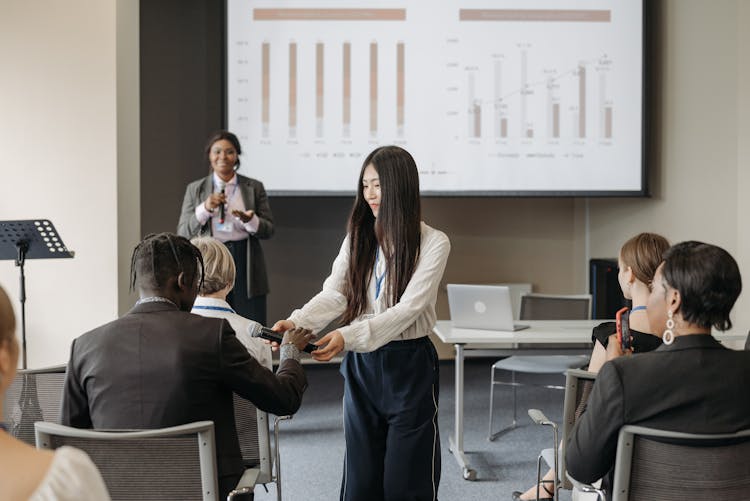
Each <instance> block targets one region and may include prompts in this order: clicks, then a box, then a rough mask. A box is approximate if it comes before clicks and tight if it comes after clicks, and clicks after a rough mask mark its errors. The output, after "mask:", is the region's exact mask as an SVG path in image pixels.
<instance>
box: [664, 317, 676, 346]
mask: <svg viewBox="0 0 750 501" xmlns="http://www.w3.org/2000/svg"><path fill="white" fill-rule="evenodd" d="M672 329H674V320H672V311H671V310H670V311H668V312H667V328H666V330H665V331H664V333H663V334H662V335H661V341H662V342H663V343H664V344H666V345H670V344H672V343H673V342H674V331H673V330H672Z"/></svg>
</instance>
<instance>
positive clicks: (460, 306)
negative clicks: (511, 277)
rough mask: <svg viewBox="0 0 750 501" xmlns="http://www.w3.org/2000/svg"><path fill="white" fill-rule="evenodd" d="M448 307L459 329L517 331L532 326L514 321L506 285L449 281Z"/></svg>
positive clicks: (454, 324)
mask: <svg viewBox="0 0 750 501" xmlns="http://www.w3.org/2000/svg"><path fill="white" fill-rule="evenodd" d="M448 306H449V307H450V312H451V322H452V323H453V327H457V328H459V329H483V330H491V331H518V330H521V329H526V328H528V327H529V326H528V325H517V324H514V323H513V309H512V306H511V301H510V289H509V288H508V287H506V286H502V285H461V284H448Z"/></svg>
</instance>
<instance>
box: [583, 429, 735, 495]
mask: <svg viewBox="0 0 750 501" xmlns="http://www.w3.org/2000/svg"><path fill="white" fill-rule="evenodd" d="M748 457H750V429H747V430H742V431H739V432H737V433H727V434H694V433H680V432H675V431H663V430H657V429H654V428H647V427H643V426H632V425H627V426H624V427H623V428H622V429H621V430H620V435H619V437H618V440H617V453H616V456H615V470H614V474H615V475H614V477H615V478H614V485H613V491H612V501H646V500H649V501H650V500H653V499H658V500H660V501H676V500H683V499H686V498H689V499H691V500H696V501H697V500H714V499H748V495H749V493H750V461H748V460H747V458H748ZM571 480H572V481H573V485H574V486H575V488H576V489H582V490H584V492H593V491H598V492H597V494H598V495H599V497H600V499H604V493H603V492H601V491H600V490H599V489H595V488H592V487H591V486H590V485H587V484H583V483H581V482H578V481H576V480H575V479H572V478H571Z"/></svg>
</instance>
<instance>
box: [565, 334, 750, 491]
mask: <svg viewBox="0 0 750 501" xmlns="http://www.w3.org/2000/svg"><path fill="white" fill-rule="evenodd" d="M748 388H750V352H747V351H735V350H730V349H728V348H725V347H723V346H722V345H721V344H720V343H719V342H718V341H717V340H716V339H714V338H713V337H712V336H708V335H690V336H678V337H676V338H675V340H674V343H672V344H671V345H662V346H661V347H659V348H658V349H656V350H654V351H650V352H648V353H641V354H638V355H635V356H632V357H621V358H618V359H616V360H613V361H611V362H607V363H606V364H604V366H603V367H602V369H601V371H599V374H598V376H597V378H596V384H594V389H593V391H592V393H591V397H590V399H589V401H588V405H587V408H586V411H585V412H584V413H583V414H582V415H581V417H580V419H579V420H578V422H577V423H576V425H575V427H574V428H573V431H572V433H571V436H570V438H569V439H568V442H567V447H566V450H565V460H566V465H567V470H568V473H570V475H571V476H572V477H573V478H575V479H576V480H579V481H581V482H587V483H590V482H594V481H596V480H598V479H599V478H602V477H605V475H607V473H608V472H610V470H611V469H612V468H613V466H614V462H615V453H616V451H617V437H618V434H619V432H620V428H622V426H624V425H626V424H637V425H642V426H648V427H652V428H658V429H662V430H669V431H681V432H686V433H733V432H736V431H739V430H743V429H747V428H750V398H747V391H748Z"/></svg>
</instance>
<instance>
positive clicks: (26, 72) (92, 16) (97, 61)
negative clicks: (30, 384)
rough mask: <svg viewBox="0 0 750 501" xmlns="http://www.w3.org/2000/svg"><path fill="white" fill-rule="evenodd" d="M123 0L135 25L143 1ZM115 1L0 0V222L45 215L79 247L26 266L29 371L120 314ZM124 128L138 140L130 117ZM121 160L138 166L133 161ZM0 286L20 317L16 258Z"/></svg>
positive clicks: (59, 358)
mask: <svg viewBox="0 0 750 501" xmlns="http://www.w3.org/2000/svg"><path fill="white" fill-rule="evenodd" d="M130 3H131V4H133V5H134V8H135V9H136V10H135V12H136V18H135V19H136V21H137V4H138V2H136V1H131V2H130ZM116 7H117V2H116V1H115V0H70V1H66V2H57V1H49V0H46V1H41V0H38V1H33V2H29V1H26V0H5V1H4V2H3V6H2V15H0V68H2V77H1V78H0V151H3V153H4V154H3V159H2V161H0V166H1V167H0V168H2V194H1V195H0V215H1V216H0V218H1V219H3V220H13V219H31V218H48V219H51V220H52V221H53V222H54V224H55V226H56V228H57V229H58V231H59V233H60V235H61V236H62V238H63V239H64V242H65V243H66V245H67V246H68V247H69V248H70V249H72V250H74V251H75V252H76V256H75V258H74V259H65V260H58V259H55V260H35V261H28V262H27V264H26V275H27V279H26V292H27V296H28V299H27V302H26V319H27V325H26V332H27V344H28V361H29V364H28V365H29V366H30V367H42V366H46V365H51V364H57V363H61V362H65V361H67V357H68V353H69V346H70V341H71V340H72V339H73V338H74V337H76V336H78V335H80V334H81V333H83V332H85V331H86V330H89V329H91V328H92V327H95V326H96V325H99V324H101V323H104V322H106V321H109V320H112V319H113V318H114V317H115V316H116V315H117V310H118V223H117V217H118V148H117V144H118V132H119V137H120V139H121V140H122V136H125V135H127V133H126V130H128V128H127V127H123V128H122V130H121V131H118V121H117V117H118V114H117V109H118V100H117V97H118V79H117V61H118V59H117V55H118V54H117V50H116V49H117V47H116V45H117V44H116V37H117V28H118V25H117V22H116V21H117V16H116V10H117V9H116ZM132 9H133V7H132V6H131V7H130V11H131V12H132ZM131 17H132V16H131ZM130 29H133V28H130ZM135 30H136V31H135V32H134V33H135V34H136V39H135V40H136V42H137V25H135ZM136 49H137V45H136ZM131 50H132V49H131ZM135 54H136V55H137V52H136V53H135ZM136 68H137V65H136ZM131 85H132V84H131ZM131 105H132V100H131ZM135 109H136V113H137V101H136V107H135ZM136 126H137V121H136ZM130 130H131V133H130V134H131V137H137V134H136V135H135V136H132V119H131V121H130ZM136 131H137V129H136ZM134 158H135V159H136V160H137V158H138V154H137V150H136V154H135V157H134ZM128 167H129V168H130V169H134V170H135V172H137V171H138V163H137V161H135V162H133V163H132V164H131V165H129V166H128ZM136 195H137V192H136ZM136 220H137V219H136ZM0 284H2V285H3V287H4V288H5V289H6V290H7V291H8V293H9V295H10V296H11V299H12V300H13V301H14V304H15V305H16V306H17V308H16V312H17V315H18V314H20V309H19V308H18V302H17V297H18V269H17V268H16V267H15V266H14V265H13V262H12V261H3V262H0ZM19 320H20V319H19ZM19 324H20V321H19ZM19 336H20V326H19Z"/></svg>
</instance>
